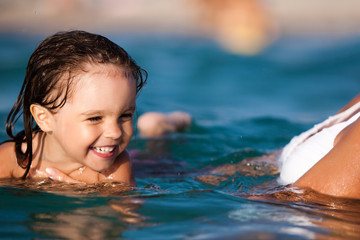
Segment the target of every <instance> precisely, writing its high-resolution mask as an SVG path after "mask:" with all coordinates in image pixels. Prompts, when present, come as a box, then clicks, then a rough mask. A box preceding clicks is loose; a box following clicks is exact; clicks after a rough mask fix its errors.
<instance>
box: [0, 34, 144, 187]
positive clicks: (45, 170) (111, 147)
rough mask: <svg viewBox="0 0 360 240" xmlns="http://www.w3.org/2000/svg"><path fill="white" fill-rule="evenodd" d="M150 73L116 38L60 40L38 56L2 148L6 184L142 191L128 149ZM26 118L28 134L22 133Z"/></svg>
mask: <svg viewBox="0 0 360 240" xmlns="http://www.w3.org/2000/svg"><path fill="white" fill-rule="evenodd" d="M146 78H147V73H146V71H144V70H143V69H141V68H140V67H139V66H138V65H136V63H135V61H134V60H132V58H131V57H130V56H129V55H128V54H127V53H126V51H125V50H124V49H122V48H121V47H119V46H118V45H116V44H115V43H113V42H112V41H110V40H109V39H107V38H105V37H103V36H100V35H96V34H91V33H87V32H83V31H71V32H62V33H57V34H55V35H53V36H50V37H48V38H47V39H45V40H44V41H43V42H42V43H41V44H40V45H39V46H38V47H37V48H36V50H35V51H34V53H33V54H32V56H31V57H30V60H29V62H28V66H27V69H26V76H25V80H24V83H23V86H22V88H21V90H20V94H19V96H18V98H17V100H16V102H15V104H14V106H13V108H12V109H11V111H10V113H9V115H8V117H7V120H6V131H7V134H8V135H9V136H10V140H9V141H7V142H5V143H3V144H2V145H0V156H1V157H0V161H1V166H2V167H1V168H0V177H1V178H20V177H22V178H48V177H50V178H54V179H57V180H64V181H66V180H71V181H75V182H85V183H98V182H103V181H117V182H124V183H126V184H129V185H135V184H136V183H135V180H134V177H133V174H132V169H131V162H130V157H129V154H128V152H127V151H126V150H125V148H126V147H127V145H128V144H129V142H130V140H131V137H132V135H133V115H134V111H135V107H136V106H135V99H136V96H137V94H138V93H139V91H140V90H141V88H142V87H143V85H144V83H145V82H146ZM21 115H23V122H24V130H23V131H20V132H19V133H15V125H16V123H17V121H18V119H19V117H20V116H21Z"/></svg>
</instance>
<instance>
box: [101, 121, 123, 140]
mask: <svg viewBox="0 0 360 240" xmlns="http://www.w3.org/2000/svg"><path fill="white" fill-rule="evenodd" d="M104 135H105V137H107V138H111V139H119V138H120V137H121V135H122V128H121V125H120V123H118V122H113V123H109V124H107V125H106V129H105V133H104Z"/></svg>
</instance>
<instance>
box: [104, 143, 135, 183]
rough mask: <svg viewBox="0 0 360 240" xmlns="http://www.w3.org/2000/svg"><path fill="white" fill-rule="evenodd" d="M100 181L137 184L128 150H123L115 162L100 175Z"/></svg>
mask: <svg viewBox="0 0 360 240" xmlns="http://www.w3.org/2000/svg"><path fill="white" fill-rule="evenodd" d="M100 181H113V182H123V183H126V184H129V185H133V186H135V185H136V183H135V178H134V174H133V171H132V165H131V159H130V155H129V153H128V151H127V150H125V151H123V152H122V153H121V154H120V155H119V157H118V159H117V160H116V161H115V162H114V164H113V165H112V166H111V167H110V168H109V169H108V170H106V171H105V172H103V173H102V174H101V176H100Z"/></svg>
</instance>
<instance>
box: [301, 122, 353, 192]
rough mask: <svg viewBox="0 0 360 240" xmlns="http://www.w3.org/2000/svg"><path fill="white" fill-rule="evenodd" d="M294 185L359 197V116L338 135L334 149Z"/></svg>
mask: <svg viewBox="0 0 360 240" xmlns="http://www.w3.org/2000/svg"><path fill="white" fill-rule="evenodd" d="M294 185H295V186H300V187H309V188H312V189H313V190H316V191H318V192H321V193H324V194H329V195H333V196H339V197H349V198H360V118H359V119H357V120H356V121H355V122H353V123H352V124H350V125H349V126H348V127H346V128H345V129H344V130H343V131H342V132H341V133H340V134H339V135H338V136H337V138H336V140H335V144H334V147H333V149H332V150H331V151H330V152H329V153H328V154H327V155H325V157H323V158H322V159H321V160H320V161H319V162H318V163H317V164H315V165H314V167H312V168H311V169H310V170H309V171H308V172H307V173H305V174H304V175H303V176H302V177H301V178H300V179H299V180H298V181H297V182H295V184H294Z"/></svg>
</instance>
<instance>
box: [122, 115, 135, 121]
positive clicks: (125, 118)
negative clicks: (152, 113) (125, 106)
mask: <svg viewBox="0 0 360 240" xmlns="http://www.w3.org/2000/svg"><path fill="white" fill-rule="evenodd" d="M132 117H133V114H132V113H125V114H122V115H121V116H120V119H121V120H122V121H127V120H131V119H132Z"/></svg>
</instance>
